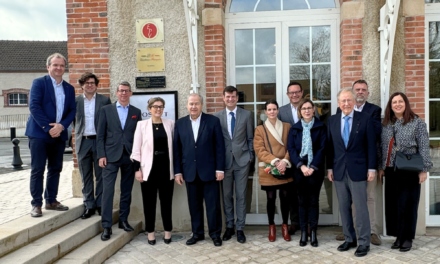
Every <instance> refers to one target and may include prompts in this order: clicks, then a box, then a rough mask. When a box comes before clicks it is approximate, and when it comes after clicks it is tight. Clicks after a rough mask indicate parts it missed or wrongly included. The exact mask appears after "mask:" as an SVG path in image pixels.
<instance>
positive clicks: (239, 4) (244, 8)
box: [229, 0, 433, 13]
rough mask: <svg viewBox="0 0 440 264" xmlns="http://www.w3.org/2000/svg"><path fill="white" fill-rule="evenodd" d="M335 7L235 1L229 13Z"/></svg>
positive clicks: (308, 1)
mask: <svg viewBox="0 0 440 264" xmlns="http://www.w3.org/2000/svg"><path fill="white" fill-rule="evenodd" d="M425 1H428V0H425ZM431 1H433V0H431ZM335 7H336V5H335V1H334V0H233V1H232V3H231V7H230V9H229V12H230V13H240V12H259V11H281V10H295V9H319V8H335Z"/></svg>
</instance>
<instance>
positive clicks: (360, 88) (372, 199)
mask: <svg viewBox="0 0 440 264" xmlns="http://www.w3.org/2000/svg"><path fill="white" fill-rule="evenodd" d="M352 90H353V92H354V93H355V94H356V104H355V105H354V110H355V111H358V112H362V113H366V114H368V115H369V116H370V117H371V118H372V119H373V125H374V131H375V133H376V147H378V148H379V142H380V134H381V133H382V124H381V120H380V114H381V112H382V109H381V108H380V107H379V106H377V105H375V104H370V103H369V102H367V99H368V96H369V95H370V92H369V91H368V84H367V82H366V81H365V80H357V81H355V82H354V83H353V86H352ZM336 113H341V109H340V108H338V110H337V112H336ZM376 187H377V181H370V182H368V184H367V198H368V199H367V204H368V212H369V214H370V226H371V244H373V245H376V246H380V245H381V244H382V241H381V240H380V237H379V236H378V235H377V230H376ZM352 209H353V220H354V221H356V214H355V208H354V206H353V208H352ZM336 240H345V236H344V234H343V233H341V234H339V235H337V236H336Z"/></svg>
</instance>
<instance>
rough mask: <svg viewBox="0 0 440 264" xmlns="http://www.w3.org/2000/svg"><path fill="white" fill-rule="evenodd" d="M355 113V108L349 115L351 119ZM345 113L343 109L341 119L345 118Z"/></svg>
mask: <svg viewBox="0 0 440 264" xmlns="http://www.w3.org/2000/svg"><path fill="white" fill-rule="evenodd" d="M353 115H354V109H353V110H351V113H350V114H348V115H347V116H349V117H351V119H353ZM344 117H345V115H344V112H342V111H341V119H344Z"/></svg>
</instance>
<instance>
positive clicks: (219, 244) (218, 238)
mask: <svg viewBox="0 0 440 264" xmlns="http://www.w3.org/2000/svg"><path fill="white" fill-rule="evenodd" d="M212 242H214V246H216V247H220V246H221V245H222V240H221V239H220V237H215V238H213V239H212Z"/></svg>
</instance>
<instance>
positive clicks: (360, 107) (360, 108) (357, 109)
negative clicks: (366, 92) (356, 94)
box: [354, 101, 366, 112]
mask: <svg viewBox="0 0 440 264" xmlns="http://www.w3.org/2000/svg"><path fill="white" fill-rule="evenodd" d="M365 102H366V101H365ZM364 106H365V103H363V104H362V105H361V106H359V107H357V105H356V104H355V105H354V110H355V111H358V112H362V109H364Z"/></svg>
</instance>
